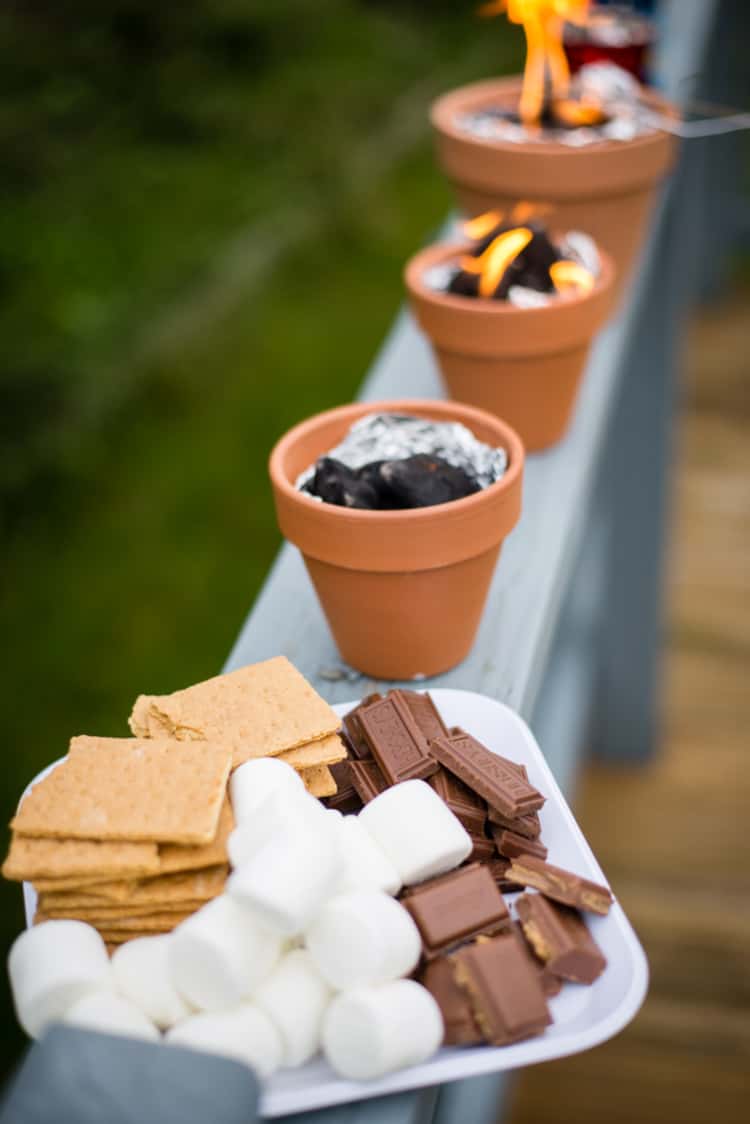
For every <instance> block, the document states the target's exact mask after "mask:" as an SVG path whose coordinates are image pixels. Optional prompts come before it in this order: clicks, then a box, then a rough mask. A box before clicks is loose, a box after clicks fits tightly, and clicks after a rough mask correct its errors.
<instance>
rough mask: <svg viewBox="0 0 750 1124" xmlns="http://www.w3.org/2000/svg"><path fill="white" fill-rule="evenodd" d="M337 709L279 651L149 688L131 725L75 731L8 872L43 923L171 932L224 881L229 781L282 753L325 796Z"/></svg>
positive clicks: (337, 756)
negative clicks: (217, 672)
mask: <svg viewBox="0 0 750 1124" xmlns="http://www.w3.org/2000/svg"><path fill="white" fill-rule="evenodd" d="M339 725H340V721H339V718H338V716H337V715H336V713H335V712H334V711H333V710H332V709H331V708H330V707H329V706H328V704H327V703H326V702H325V701H324V700H323V699H322V698H321V697H320V696H319V695H318V694H317V692H316V691H315V690H314V689H313V688H312V687H311V686H310V684H309V683H308V682H307V680H306V679H304V677H303V676H302V675H301V674H300V673H299V672H298V671H297V670H296V669H295V668H294V667H293V666H292V665H291V664H290V663H289V661H288V660H286V659H285V658H284V657H277V658H276V659H272V660H267V661H265V662H264V663H260V664H253V665H251V666H249V667H244V668H241V669H239V670H238V671H235V672H232V673H231V674H229V675H224V676H217V677H216V678H214V679H209V680H207V681H206V682H204V683H198V684H196V685H195V686H193V687H188V688H186V689H185V690H182V691H176V692H175V693H174V694H172V695H165V696H159V697H157V696H148V695H141V696H140V697H139V698H138V699H137V700H136V703H135V706H134V707H133V711H132V714H131V716H130V727H131V730H132V731H133V734H134V735H135V737H132V738H99V737H76V738H73V739H72V741H71V743H70V750H69V752H68V755H67V757H66V758H65V759H64V760H63V761H62V762H60V764H58V765H57V766H56V767H55V768H54V769H53V770H52V771H51V772H50V773H49V774H48V775H47V776H46V777H45V778H44V779H43V780H41V781H39V782H38V783H37V784H35V785H34V787H33V788H32V790H31V792H30V793H29V794H28V796H27V797H26V799H25V800H24V801H23V803H22V804H21V807H20V808H19V810H18V813H17V815H16V816H15V818H14V819H13V821H12V823H11V827H12V829H13V836H12V840H11V846H10V851H9V854H8V857H7V859H6V861H5V864H4V866H3V874H4V875H5V877H6V878H9V879H12V880H17V881H30V882H32V883H33V885H34V888H35V889H36V891H37V894H38V908H37V913H36V917H35V922H40V921H46V920H50V919H53V918H75V919H78V920H82V921H86V922H88V923H89V924H91V925H93V926H94V927H95V928H96V929H98V930H99V932H100V933H101V934H102V936H103V938H104V939H105V941H107V943H108V944H109V945H116V944H121V943H123V942H124V941H127V940H130V939H131V938H133V937H136V936H141V935H144V934H146V933H149V934H151V933H164V932H169V931H170V930H171V929H173V928H174V926H175V925H177V924H178V923H179V922H180V921H182V920H184V919H185V918H186V917H188V916H190V914H191V913H193V912H195V910H197V909H199V908H200V906H201V905H203V904H204V903H205V902H206V901H209V900H210V899H211V898H213V897H216V896H217V895H218V894H220V893H221V891H222V890H223V888H224V883H225V881H226V877H227V874H228V869H229V868H228V861H227V848H226V841H227V838H228V836H229V834H230V832H231V830H232V827H233V819H232V811H231V807H230V802H229V797H228V792H227V781H228V778H229V776H230V774H231V772H232V770H233V769H234V768H236V767H237V766H238V765H241V764H242V763H243V762H244V761H247V760H249V759H250V758H255V757H278V758H279V759H280V760H282V761H286V762H287V763H288V764H289V765H291V766H292V767H293V768H295V769H296V770H297V772H298V773H299V774H300V776H301V777H302V779H303V780H304V782H305V785H306V787H307V789H308V791H309V792H311V793H312V795H314V796H320V797H322V796H329V795H332V794H334V793H335V792H336V782H335V780H334V778H333V775H332V774H331V771H330V768H329V766H330V765H332V764H335V763H336V762H338V761H341V760H343V759H344V757H345V756H346V751H345V749H344V746H343V744H342V742H341V740H340V739H339V737H338V735H337V733H336V731H337V730H338V728H339Z"/></svg>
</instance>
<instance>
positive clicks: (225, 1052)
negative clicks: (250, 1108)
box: [166, 1003, 282, 1077]
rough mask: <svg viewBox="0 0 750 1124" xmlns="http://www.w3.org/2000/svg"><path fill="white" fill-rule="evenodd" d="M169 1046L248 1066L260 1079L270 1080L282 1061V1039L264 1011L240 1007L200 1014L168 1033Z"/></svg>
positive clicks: (251, 1006)
mask: <svg viewBox="0 0 750 1124" xmlns="http://www.w3.org/2000/svg"><path fill="white" fill-rule="evenodd" d="M166 1040H167V1042H168V1043H169V1044H170V1046H187V1047H189V1048H192V1049H195V1050H204V1051H205V1052H206V1053H207V1054H220V1055H222V1056H223V1057H226V1058H234V1059H235V1060H236V1061H240V1062H244V1063H245V1065H249V1066H250V1067H251V1068H252V1069H254V1070H255V1071H256V1073H257V1074H258V1075H259V1076H260V1077H270V1076H271V1074H272V1073H273V1072H274V1071H275V1070H277V1069H278V1068H279V1066H280V1065H281V1059H282V1045H281V1035H280V1034H279V1032H278V1030H277V1029H276V1027H275V1026H274V1024H273V1023H272V1022H271V1020H270V1019H269V1017H268V1015H267V1014H266V1013H265V1011H261V1010H260V1009H259V1008H258V1007H255V1006H254V1005H253V1004H252V1003H242V1004H241V1005H240V1006H239V1007H233V1008H232V1009H231V1010H228V1011H217V1012H215V1013H210V1014H209V1013H208V1012H202V1013H201V1014H199V1015H191V1016H190V1018H189V1019H185V1020H184V1021H183V1022H181V1023H178V1024H177V1026H173V1027H172V1029H171V1030H168V1031H167V1034H166Z"/></svg>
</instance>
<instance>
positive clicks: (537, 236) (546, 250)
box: [448, 222, 562, 300]
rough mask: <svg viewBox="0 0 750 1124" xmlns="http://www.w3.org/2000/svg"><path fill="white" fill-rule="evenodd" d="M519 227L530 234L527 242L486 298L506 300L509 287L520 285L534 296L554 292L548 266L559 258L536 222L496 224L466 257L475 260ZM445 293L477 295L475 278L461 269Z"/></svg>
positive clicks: (558, 252) (544, 232) (477, 280)
mask: <svg viewBox="0 0 750 1124" xmlns="http://www.w3.org/2000/svg"><path fill="white" fill-rule="evenodd" d="M520 225H523V226H524V227H525V228H526V229H527V230H530V231H531V232H532V238H531V241H530V242H529V243H528V245H527V246H526V247H525V248H524V249H523V250H522V251H521V253H520V254H518V255H517V256H516V257H515V258H514V259H513V261H512V262H511V263H510V265H509V266H508V268H507V269H506V270H505V273H504V274H503V275H502V277H501V278H500V281H499V283H498V286H497V288H496V289H495V292H494V293H493V294H492V297H491V298H490V299H492V300H507V299H508V294H509V292H510V288H511V285H520V286H522V287H523V288H524V289H533V290H534V291H535V292H538V293H551V292H554V288H555V286H554V285H553V284H552V278H551V277H550V273H549V267H550V266H551V265H553V264H554V263H555V262H556V261H560V260H561V258H562V255H561V253H560V251H559V250H558V249H557V247H556V246H555V244H554V243H553V242H552V240H551V238H550V237H549V235H548V234H547V231H546V229H545V228H544V226H543V225H542V224H541V223H539V222H526V223H523V224H521V223H517V222H500V223H498V224H497V226H496V227H495V228H494V229H493V230H491V231H490V232H489V234H487V235H486V236H485V237H484V238H482V239H481V240H480V241H478V242H477V243H475V244H474V245H473V246H472V247H471V249H469V250H468V252H467V255H466V256H467V257H473V258H478V257H480V256H481V255H482V254H483V253H484V251H485V250H486V249H487V248H488V247H489V246H490V245H491V243H492V242H494V240H495V239H496V238H497V237H499V235H501V234H505V233H506V232H507V231H509V230H513V229H514V228H516V227H518V226H520ZM448 292H449V293H454V294H457V295H459V296H464V297H476V296H479V275H478V274H476V273H471V272H469V271H468V270H465V269H459V271H458V272H457V273H456V274H455V275H454V276H453V277H452V279H451V281H450V282H449V284H448Z"/></svg>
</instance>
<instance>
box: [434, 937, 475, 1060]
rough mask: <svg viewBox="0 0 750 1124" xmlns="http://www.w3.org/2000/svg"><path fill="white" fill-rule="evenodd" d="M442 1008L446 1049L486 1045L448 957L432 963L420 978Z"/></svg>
mask: <svg viewBox="0 0 750 1124" xmlns="http://www.w3.org/2000/svg"><path fill="white" fill-rule="evenodd" d="M419 982H420V983H421V984H422V985H423V986H424V987H426V988H427V990H428V991H429V992H430V993H431V995H432V997H433V999H434V1000H435V1002H436V1003H437V1005H438V1007H439V1008H440V1013H441V1014H442V1016H443V1023H444V1024H445V1038H444V1040H443V1041H444V1042H445V1045H446V1046H471V1045H475V1044H476V1043H478V1042H481V1041H482V1032H481V1030H480V1029H479V1027H478V1026H477V1021H476V1019H475V1018H474V1015H473V1013H472V1009H471V1003H470V1002H469V997H468V995H467V994H466V992H464V991H463V990H462V989H461V988H460V987H459V986H458V984H457V983H456V980H455V973H454V968H453V965H452V964H451V963H450V961H449V960H447V959H446V957H445V956H438V957H437V958H436V959H435V960H430V961H429V963H428V964H427V965H426V966H425V968H424V970H423V972H422V973H421V975H420V977H419Z"/></svg>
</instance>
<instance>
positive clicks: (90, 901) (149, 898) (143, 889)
mask: <svg viewBox="0 0 750 1124" xmlns="http://www.w3.org/2000/svg"><path fill="white" fill-rule="evenodd" d="M228 874H229V867H228V866H227V865H223V866H215V867H207V868H206V870H198V871H188V872H186V873H185V872H183V873H180V874H164V875H159V876H157V877H156V878H146V879H144V880H143V881H141V882H119V883H117V882H113V883H109V885H110V886H111V887H115V888H116V889H114V890H113V891H112V894H111V896H106V895H105V894H104V893H101V894H99V893H97V894H89V893H86V892H85V891H86V887H85V886H84V887H82V889H81V890H80V891H67V892H63V893H49V892H46V893H44V894H42V896H41V897H40V906H41V908H42V909H43V910H44V912H45V913H47V912H49V911H50V910H52V909H66V908H78V907H84V908H89V909H91V910H92V911H95V910H98V909H120V910H125V911H128V910H130V909H132V908H133V907H134V906H142V905H149V906H151V908H153V907H154V906H165V907H166V906H168V905H169V904H170V903H171V902H175V901H178V902H180V901H191V902H194V901H202V902H207V901H210V900H211V898H215V897H216V896H217V895H218V894H220V893H221V892H222V890H223V889H224V886H225V884H226V880H227V875H228Z"/></svg>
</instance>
